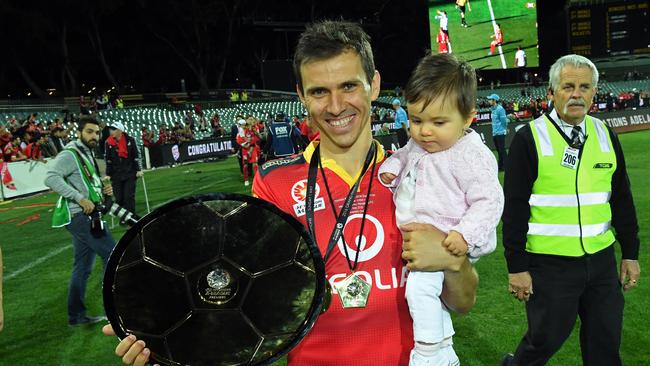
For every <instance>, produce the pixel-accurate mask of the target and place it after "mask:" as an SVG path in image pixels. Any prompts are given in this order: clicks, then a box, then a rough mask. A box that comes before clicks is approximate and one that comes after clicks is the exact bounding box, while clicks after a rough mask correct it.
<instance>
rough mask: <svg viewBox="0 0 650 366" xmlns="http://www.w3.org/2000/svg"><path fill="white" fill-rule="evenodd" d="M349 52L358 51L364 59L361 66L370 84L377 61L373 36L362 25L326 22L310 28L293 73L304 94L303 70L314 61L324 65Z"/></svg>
mask: <svg viewBox="0 0 650 366" xmlns="http://www.w3.org/2000/svg"><path fill="white" fill-rule="evenodd" d="M346 51H355V52H356V53H357V54H358V55H359V57H361V65H362V66H363V71H364V72H365V74H366V79H367V80H368V83H369V84H371V83H372V79H373V77H374V76H375V61H374V58H373V55H372V47H371V46H370V36H368V34H367V33H366V32H365V31H364V30H363V29H362V28H361V26H360V25H359V24H356V23H350V22H345V21H333V20H324V21H320V22H316V23H313V24H311V25H309V26H307V29H305V31H304V32H303V33H302V34H301V35H300V39H299V40H298V45H297V46H296V51H295V53H294V56H293V71H294V73H295V74H296V80H297V82H298V88H300V90H301V91H303V85H302V76H301V75H300V66H302V65H303V64H305V63H308V62H312V61H322V60H327V59H329V58H332V57H335V56H338V55H340V54H342V53H344V52H346Z"/></svg>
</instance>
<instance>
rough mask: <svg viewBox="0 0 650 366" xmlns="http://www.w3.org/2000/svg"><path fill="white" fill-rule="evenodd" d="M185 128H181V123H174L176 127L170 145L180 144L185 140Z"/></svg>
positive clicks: (173, 129) (173, 128) (172, 131)
mask: <svg viewBox="0 0 650 366" xmlns="http://www.w3.org/2000/svg"><path fill="white" fill-rule="evenodd" d="M182 130H183V127H182V126H181V124H180V122H176V123H174V127H172V130H171V133H170V137H169V143H171V144H178V143H179V142H181V141H182V138H183V131H182Z"/></svg>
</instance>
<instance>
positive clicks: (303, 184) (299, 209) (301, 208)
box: [291, 179, 325, 217]
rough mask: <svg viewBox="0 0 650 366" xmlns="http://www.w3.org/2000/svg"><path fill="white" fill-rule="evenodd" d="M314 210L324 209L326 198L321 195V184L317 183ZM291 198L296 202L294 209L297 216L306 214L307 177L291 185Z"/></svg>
mask: <svg viewBox="0 0 650 366" xmlns="http://www.w3.org/2000/svg"><path fill="white" fill-rule="evenodd" d="M314 193H315V196H316V197H315V198H314V212H316V211H319V210H322V209H324V208H325V200H324V199H323V197H319V196H320V186H319V185H318V183H316V187H314ZM291 198H293V200H294V201H295V202H296V204H294V205H293V211H294V212H295V213H296V216H297V217H300V216H304V215H305V200H306V199H307V179H303V180H299V181H297V182H296V183H295V184H294V185H293V187H291Z"/></svg>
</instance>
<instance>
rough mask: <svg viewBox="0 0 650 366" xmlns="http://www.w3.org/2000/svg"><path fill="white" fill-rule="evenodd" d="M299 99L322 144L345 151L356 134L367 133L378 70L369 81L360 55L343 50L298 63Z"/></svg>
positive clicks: (375, 96) (351, 144)
mask: <svg viewBox="0 0 650 366" xmlns="http://www.w3.org/2000/svg"><path fill="white" fill-rule="evenodd" d="M300 74H301V76H302V82H303V90H304V92H303V90H300V88H298V95H299V96H300V100H301V101H302V103H303V104H304V105H305V108H306V109H307V111H308V113H309V115H310V116H311V120H312V121H313V123H314V124H315V125H316V126H317V127H318V129H319V130H320V133H321V142H322V144H323V145H324V146H327V147H328V148H330V149H334V150H339V151H340V150H348V149H349V148H351V147H352V146H353V145H354V144H355V143H356V142H357V141H358V140H359V137H360V136H361V135H362V134H363V135H367V136H368V138H370V136H371V131H370V126H369V124H370V102H371V101H373V100H375V99H377V96H378V95H379V83H380V76H379V73H378V72H376V71H375V74H374V76H373V79H372V84H369V83H368V81H367V78H366V75H365V73H364V71H363V67H362V65H361V58H360V56H359V55H358V54H357V53H356V52H354V51H346V52H343V53H341V54H339V55H338V56H334V57H332V58H329V59H326V60H318V61H312V62H308V63H305V64H302V65H301V66H300Z"/></svg>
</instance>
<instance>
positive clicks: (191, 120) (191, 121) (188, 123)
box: [183, 111, 196, 131]
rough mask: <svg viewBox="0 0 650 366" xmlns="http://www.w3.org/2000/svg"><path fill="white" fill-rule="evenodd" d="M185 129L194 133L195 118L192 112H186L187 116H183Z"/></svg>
mask: <svg viewBox="0 0 650 366" xmlns="http://www.w3.org/2000/svg"><path fill="white" fill-rule="evenodd" d="M183 122H185V127H189V128H190V130H192V131H194V129H195V128H196V118H195V117H194V112H192V111H187V114H186V115H185V120H184V121H183Z"/></svg>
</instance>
